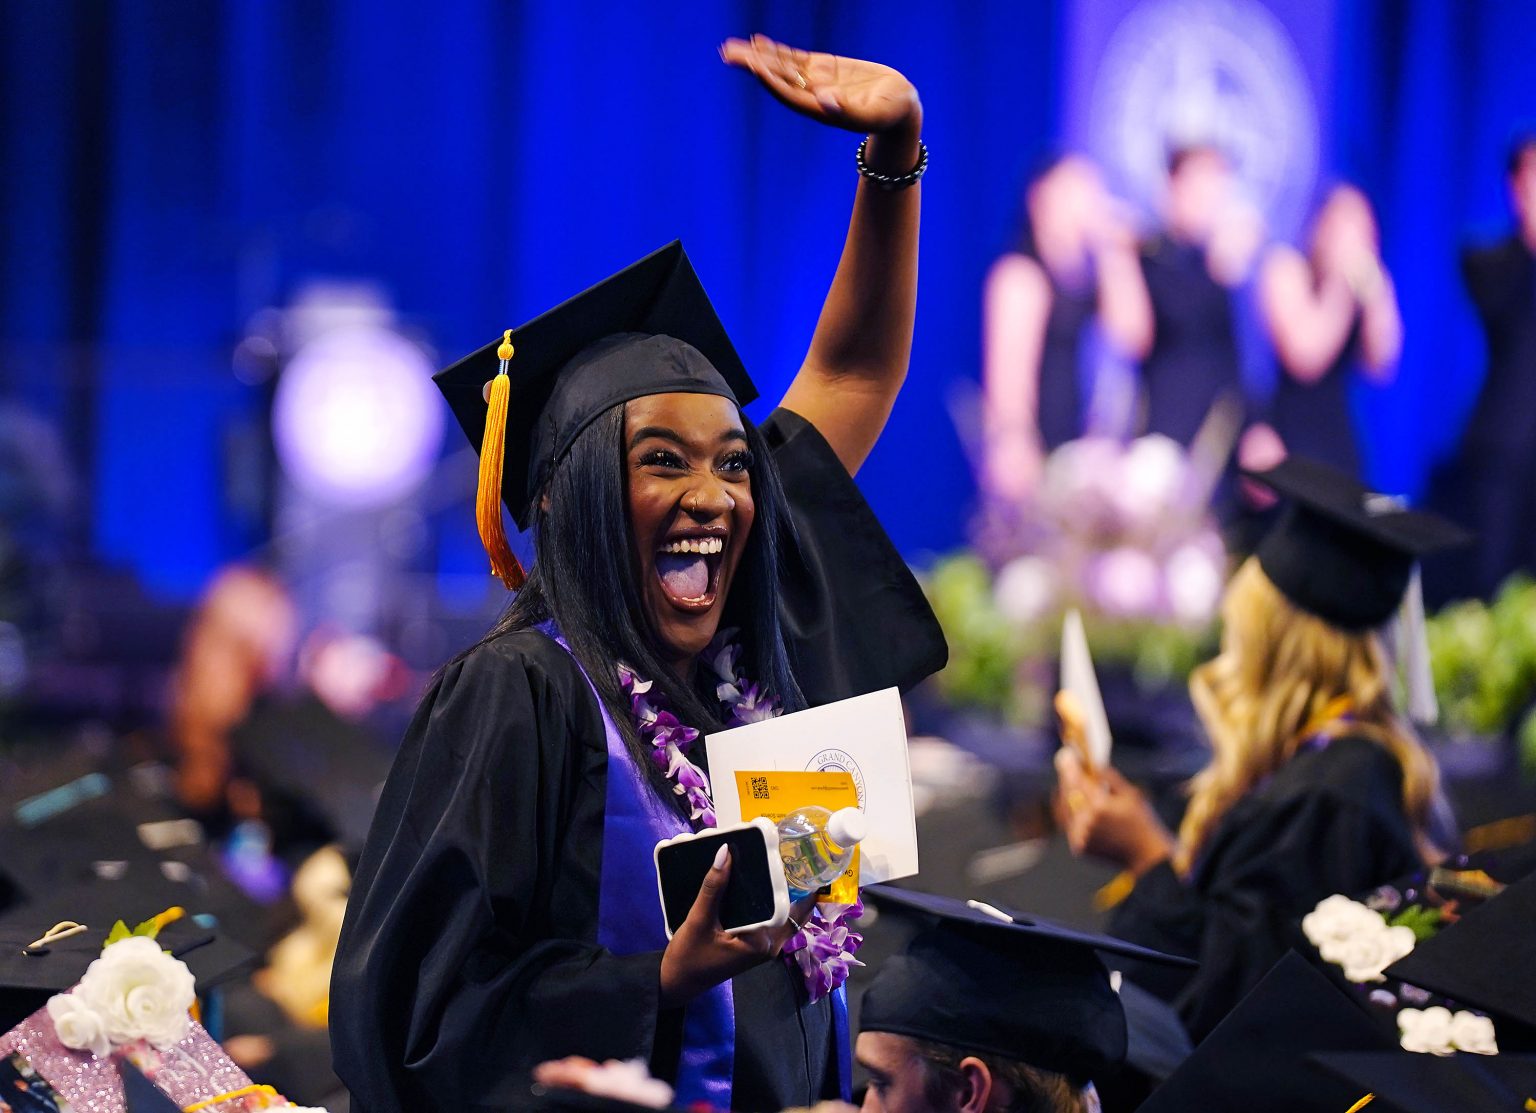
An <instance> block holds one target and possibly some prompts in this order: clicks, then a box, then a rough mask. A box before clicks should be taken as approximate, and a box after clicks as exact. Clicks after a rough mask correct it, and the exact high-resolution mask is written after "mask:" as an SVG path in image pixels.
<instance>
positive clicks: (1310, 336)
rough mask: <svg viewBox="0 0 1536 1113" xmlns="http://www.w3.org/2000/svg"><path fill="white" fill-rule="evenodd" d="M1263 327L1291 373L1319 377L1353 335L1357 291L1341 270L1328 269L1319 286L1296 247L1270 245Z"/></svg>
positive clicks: (1263, 278) (1262, 283)
mask: <svg viewBox="0 0 1536 1113" xmlns="http://www.w3.org/2000/svg"><path fill="white" fill-rule="evenodd" d="M1259 305H1260V308H1261V309H1262V311H1263V316H1264V327H1265V330H1266V331H1267V332H1268V333H1269V338H1270V340H1271V342H1272V343H1273V344H1274V345H1275V353H1276V354H1277V355H1278V356H1279V357H1280V363H1281V365H1282V366H1283V367H1284V368H1285V372H1286V374H1288V375H1290V376H1291V378H1293V379H1295V380H1297V381H1298V382H1303V383H1315V382H1317V381H1318V380H1319V379H1321V378H1322V377H1323V375H1324V374H1326V373H1327V371H1328V368H1329V367H1331V366H1332V365H1333V361H1334V360H1335V359H1336V358H1338V355H1339V353H1340V352H1341V351H1343V349H1344V345H1345V344H1346V343H1347V342H1348V341H1349V333H1350V330H1351V329H1352V328H1353V327H1354V323H1355V297H1354V294H1353V293H1351V291H1350V288H1349V284H1348V283H1346V282H1345V281H1344V279H1343V278H1341V277H1338V276H1337V275H1325V276H1324V277H1323V280H1322V282H1321V283H1320V284H1319V285H1318V287H1317V288H1316V289H1315V290H1314V289H1313V286H1312V276H1311V272H1310V270H1309V269H1308V267H1307V261H1306V260H1305V259H1304V258H1302V255H1301V253H1300V252H1299V251H1297V250H1296V249H1295V248H1293V247H1286V246H1284V245H1281V246H1277V247H1274V248H1272V249H1270V251H1269V253H1268V255H1267V256H1266V257H1265V259H1264V264H1263V269H1262V271H1261V273H1260V276H1259Z"/></svg>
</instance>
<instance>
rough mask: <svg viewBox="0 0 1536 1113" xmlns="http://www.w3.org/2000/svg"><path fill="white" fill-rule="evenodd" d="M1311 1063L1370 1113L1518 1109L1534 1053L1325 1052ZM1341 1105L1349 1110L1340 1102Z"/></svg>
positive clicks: (1534, 1081)
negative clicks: (1369, 1096)
mask: <svg viewBox="0 0 1536 1113" xmlns="http://www.w3.org/2000/svg"><path fill="white" fill-rule="evenodd" d="M1312 1059H1313V1061H1314V1062H1315V1063H1317V1064H1318V1065H1319V1066H1321V1067H1323V1069H1325V1070H1327V1071H1329V1072H1330V1073H1332V1074H1334V1075H1336V1076H1337V1077H1338V1078H1340V1079H1342V1080H1343V1081H1344V1082H1345V1083H1346V1084H1347V1085H1349V1086H1351V1087H1353V1089H1354V1091H1355V1096H1356V1098H1357V1100H1358V1099H1360V1098H1364V1097H1365V1095H1366V1094H1372V1095H1374V1097H1373V1099H1372V1100H1371V1102H1370V1103H1368V1104H1367V1105H1365V1106H1364V1107H1362V1108H1363V1109H1365V1110H1368V1111H1369V1113H1468V1111H1470V1110H1488V1111H1490V1113H1491V1111H1495V1110H1501V1109H1503V1110H1509V1111H1510V1113H1520V1111H1522V1110H1526V1109H1530V1108H1532V1106H1531V1105H1528V1104H1527V1102H1528V1101H1529V1100H1532V1099H1536V1056H1530V1055H1466V1054H1456V1055H1421V1054H1415V1053H1414V1052H1411V1051H1357V1052H1330V1053H1325V1054H1319V1055H1314V1056H1313V1057H1312ZM1342 1108H1345V1109H1347V1108H1349V1107H1348V1106H1344V1107H1342Z"/></svg>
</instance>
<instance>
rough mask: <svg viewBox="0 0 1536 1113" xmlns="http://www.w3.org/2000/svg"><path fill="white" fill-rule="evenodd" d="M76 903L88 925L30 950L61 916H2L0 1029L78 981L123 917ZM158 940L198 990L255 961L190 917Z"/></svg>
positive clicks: (248, 967) (29, 912) (28, 911)
mask: <svg viewBox="0 0 1536 1113" xmlns="http://www.w3.org/2000/svg"><path fill="white" fill-rule="evenodd" d="M79 907H80V908H81V912H80V914H79V915H78V916H77V917H76V919H77V922H81V923H84V924H86V925H88V930H86V931H83V932H80V933H79V934H76V935H71V936H69V937H67V938H64V939H58V940H55V941H53V942H51V943H48V944H47V945H46V946H44V947H38V948H32V952H33V953H27V951H28V948H29V944H31V943H33V942H35V941H36V940H38V939H40V938H42V936H43V935H44V934H45V933H47V932H48V930H49V929H50V928H51V927H53V926H54V925H55V924H56V923H58V922H59V921H58V920H55V919H46V918H38V917H37V916H36V915H35V914H34V913H33V912H32V910H31V909H23V910H22V911H20V912H16V913H13V914H11V915H9V916H6V917H4V918H0V1032H4V1031H7V1030H9V1029H10V1028H12V1027H14V1026H15V1025H17V1024H19V1023H21V1021H23V1020H24V1019H26V1018H27V1017H28V1016H31V1015H32V1014H33V1013H34V1012H36V1011H37V1010H38V1009H40V1008H42V1007H43V1006H44V1005H46V1004H47V1003H48V998H50V997H52V996H53V995H54V994H56V993H63V992H65V991H66V990H68V989H70V988H71V987H73V986H74V985H75V984H76V983H77V982H79V981H80V979H81V977H82V976H83V975H84V974H85V968H86V967H87V966H89V965H90V964H91V963H92V962H93V961H95V960H96V959H97V958H99V957H100V956H101V948H102V945H103V944H104V943H105V942H106V938H107V933H108V932H109V931H111V929H112V925H113V923H114V922H115V921H116V920H118V919H121V918H123V917H121V916H119V915H117V914H116V913H112V914H103V915H96V914H95V913H96V912H97V911H99V908H97V909H92V908H90V907H89V904H88V903H87V904H82V905H80V906H79ZM109 915H110V918H108V917H109ZM152 915H154V914H153V913H151V914H149V915H146V916H145V917H144V918H145V919H149V918H150V916H152ZM127 922H128V924H129V926H130V927H131V926H133V924H134V922H135V920H134V919H132V918H129V919H128V921H127ZM156 942H158V943H159V944H160V945H161V946H162V947H163V948H164V949H165V950H167V951H170V952H171V954H172V955H174V956H175V957H177V958H179V959H181V960H182V961H184V962H185V963H186V964H187V968H188V969H189V970H191V971H192V976H193V977H194V978H196V979H197V992H198V993H199V994H200V995H201V994H206V993H207V992H208V991H209V990H211V989H214V988H216V987H217V986H219V985H221V984H222V983H224V982H228V981H230V980H231V979H233V978H235V977H237V976H239V975H241V974H244V973H246V972H247V971H249V970H251V969H252V968H253V967H254V966H255V965H256V955H255V954H254V953H253V952H251V951H249V950H247V949H246V948H245V947H242V946H241V945H240V944H238V943H236V942H234V941H233V940H231V939H228V938H226V937H225V936H223V935H222V934H220V933H219V932H218V931H217V930H216V929H215V928H212V927H205V926H202V925H201V924H199V923H197V921H196V920H195V919H194V918H192V917H185V918H183V919H180V920H176V921H174V922H173V923H169V924H167V925H166V926H165V927H163V928H161V929H160V933H159V935H157V936H156Z"/></svg>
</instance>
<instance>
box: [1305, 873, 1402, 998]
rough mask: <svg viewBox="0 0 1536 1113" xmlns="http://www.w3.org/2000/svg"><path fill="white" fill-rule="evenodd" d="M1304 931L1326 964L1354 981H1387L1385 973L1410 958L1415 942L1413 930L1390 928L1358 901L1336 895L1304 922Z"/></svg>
mask: <svg viewBox="0 0 1536 1113" xmlns="http://www.w3.org/2000/svg"><path fill="white" fill-rule="evenodd" d="M1301 930H1302V932H1303V933H1304V934H1305V935H1306V937H1307V938H1308V939H1309V940H1310V941H1311V943H1312V945H1313V946H1314V947H1316V948H1317V950H1318V953H1319V954H1321V955H1322V956H1323V959H1324V961H1327V962H1331V963H1333V964H1335V965H1336V966H1342V967H1343V968H1344V976H1345V977H1346V978H1348V979H1349V980H1350V981H1352V982H1358V983H1362V984H1363V983H1365V982H1380V981H1385V980H1386V979H1385V976H1384V975H1383V974H1382V971H1383V970H1385V969H1386V968H1387V967H1388V966H1391V965H1392V964H1393V963H1394V962H1396V961H1397V960H1398V959H1400V958H1404V957H1405V956H1407V955H1408V954H1409V953H1410V952H1411V951H1412V950H1413V945H1414V942H1415V938H1414V934H1413V929H1412V928H1409V927H1404V926H1403V925H1401V924H1399V925H1397V926H1395V927H1394V926H1389V925H1388V924H1387V921H1386V920H1385V919H1383V918H1382V916H1381V914H1380V913H1379V912H1376V911H1374V910H1372V909H1370V908H1367V907H1366V906H1365V905H1363V904H1361V903H1359V902H1358V901H1353V900H1350V899H1349V898H1348V897H1345V896H1340V895H1338V894H1335V895H1334V896H1331V897H1328V898H1326V899H1324V900H1322V901H1320V902H1318V905H1317V907H1316V908H1314V909H1313V910H1312V911H1311V912H1309V913H1307V915H1306V916H1305V917H1303V918H1302V921H1301Z"/></svg>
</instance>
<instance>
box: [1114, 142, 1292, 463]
mask: <svg viewBox="0 0 1536 1113" xmlns="http://www.w3.org/2000/svg"><path fill="white" fill-rule="evenodd" d="M1163 222H1164V223H1163V228H1162V230H1161V231H1160V232H1159V233H1158V234H1157V235H1155V236H1153V237H1152V238H1151V239H1149V240H1148V241H1146V242H1145V243H1144V244H1143V245H1142V250H1141V266H1142V274H1143V276H1144V279H1145V282H1146V288H1147V293H1148V295H1149V296H1150V298H1151V303H1152V318H1153V334H1152V343H1151V347H1150V350H1149V351H1148V352H1147V355H1146V358H1145V359H1144V360H1143V361H1142V364H1141V389H1142V401H1143V403H1144V415H1145V421H1144V426H1145V428H1144V430H1143V431H1144V432H1147V433H1162V434H1163V435H1165V436H1168V437H1172V438H1173V439H1174V440H1176V441H1178V442H1179V443H1180V444H1182V445H1185V446H1188V445H1189V444H1190V443H1191V442H1192V441H1193V440H1194V438H1195V434H1196V432H1198V431H1199V429H1200V426H1201V423H1202V422H1203V421H1204V420H1205V418H1206V415H1207V414H1208V413H1209V412H1210V410H1211V407H1212V405H1213V404H1215V402H1216V401H1217V400H1218V399H1220V398H1229V399H1231V401H1232V404H1234V405H1240V404H1241V401H1242V397H1243V384H1242V369H1241V362H1240V356H1239V353H1238V342H1237V326H1236V314H1235V309H1234V306H1233V302H1232V290H1233V288H1234V287H1236V286H1239V285H1241V284H1242V283H1243V282H1245V281H1246V280H1247V278H1248V275H1249V272H1250V270H1251V268H1252V265H1253V261H1254V257H1255V254H1256V253H1257V251H1258V249H1259V247H1260V246H1261V244H1262V242H1263V238H1264V222H1263V218H1262V217H1261V216H1260V215H1259V213H1258V210H1257V209H1256V208H1254V206H1253V205H1252V204H1251V203H1248V202H1247V201H1245V200H1244V199H1243V197H1242V195H1241V191H1240V190H1239V188H1238V182H1237V178H1236V175H1235V174H1234V173H1233V169H1232V165H1231V163H1230V162H1229V161H1228V159H1227V156H1226V155H1225V154H1224V153H1223V152H1222V151H1221V150H1220V149H1219V148H1217V147H1215V146H1212V145H1208V144H1199V145H1192V146H1186V147H1180V148H1177V149H1175V150H1174V151H1172V152H1171V153H1170V154H1169V156H1168V186H1167V192H1166V194H1165V196H1164V203H1163Z"/></svg>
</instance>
